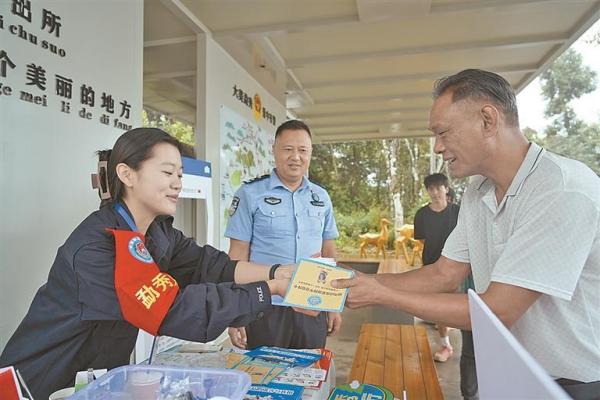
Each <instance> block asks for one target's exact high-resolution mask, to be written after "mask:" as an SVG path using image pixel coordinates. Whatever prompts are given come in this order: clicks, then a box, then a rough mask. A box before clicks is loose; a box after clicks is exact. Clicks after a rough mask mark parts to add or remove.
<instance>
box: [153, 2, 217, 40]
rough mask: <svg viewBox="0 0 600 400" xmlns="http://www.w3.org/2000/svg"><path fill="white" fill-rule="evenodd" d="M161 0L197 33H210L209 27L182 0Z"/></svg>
mask: <svg viewBox="0 0 600 400" xmlns="http://www.w3.org/2000/svg"><path fill="white" fill-rule="evenodd" d="M160 2H161V3H162V4H163V5H164V6H165V7H166V8H168V9H169V11H171V12H172V13H173V15H175V16H176V17H178V18H179V19H180V20H181V21H182V22H183V23H184V24H185V25H186V26H187V27H188V28H190V29H191V30H193V31H194V32H195V33H205V34H208V35H210V33H211V32H210V29H208V27H207V26H206V25H204V24H203V23H202V21H200V20H199V19H198V17H196V14H194V13H193V12H192V11H191V10H190V9H189V8H187V7H186V6H185V4H183V3H182V2H181V0H160Z"/></svg>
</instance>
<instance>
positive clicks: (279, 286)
mask: <svg viewBox="0 0 600 400" xmlns="http://www.w3.org/2000/svg"><path fill="white" fill-rule="evenodd" d="M281 268H283V267H279V268H277V271H279V270H280V269H281ZM277 271H275V279H271V280H268V281H267V285H268V286H269V290H270V291H271V295H274V294H277V295H279V296H281V297H283V296H285V292H286V291H287V288H288V285H289V284H290V278H277Z"/></svg>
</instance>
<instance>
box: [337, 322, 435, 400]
mask: <svg viewBox="0 0 600 400" xmlns="http://www.w3.org/2000/svg"><path fill="white" fill-rule="evenodd" d="M353 380H357V381H359V382H360V383H370V384H374V385H382V386H385V387H386V388H388V389H389V390H391V391H392V393H394V396H395V397H396V398H398V399H402V398H403V397H402V396H403V391H406V396H407V399H409V400H413V399H414V400H421V399H423V400H435V399H443V398H444V397H443V394H442V389H441V388H440V383H439V381H438V376H437V371H436V369H435V366H434V364H433V357H432V356H431V349H430V347H429V341H428V340H427V331H426V330H425V328H424V327H422V326H414V325H393V324H363V325H362V327H361V331H360V337H359V339H358V345H357V347H356V353H355V354H354V361H353V363H352V369H351V370H350V375H349V377H348V382H352V381H353Z"/></svg>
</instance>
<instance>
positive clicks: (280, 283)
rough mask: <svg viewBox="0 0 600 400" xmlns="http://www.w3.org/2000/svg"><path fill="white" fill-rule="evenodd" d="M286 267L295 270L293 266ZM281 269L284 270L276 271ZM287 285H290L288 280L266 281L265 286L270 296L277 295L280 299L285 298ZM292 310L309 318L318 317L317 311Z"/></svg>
mask: <svg viewBox="0 0 600 400" xmlns="http://www.w3.org/2000/svg"><path fill="white" fill-rule="evenodd" d="M286 267H294V268H295V266H294V265H286ZM282 268H284V267H283V266H282V267H279V268H277V271H279V270H280V269H282ZM277 271H275V276H277ZM284 271H285V270H284ZM292 271H293V270H292ZM290 276H291V275H290ZM289 284H290V279H289V278H285V279H271V280H270V281H267V285H268V286H269V290H270V291H271V295H274V294H277V295H279V296H281V297H285V292H287V288H288V286H289ZM292 309H293V310H294V311H296V312H298V313H300V314H305V315H308V316H310V317H316V316H317V315H319V311H314V310H307V309H304V308H298V307H292Z"/></svg>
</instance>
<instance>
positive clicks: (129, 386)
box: [69, 365, 250, 400]
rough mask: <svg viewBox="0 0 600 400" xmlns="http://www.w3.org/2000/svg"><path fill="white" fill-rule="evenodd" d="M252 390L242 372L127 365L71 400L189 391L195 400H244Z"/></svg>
mask: <svg viewBox="0 0 600 400" xmlns="http://www.w3.org/2000/svg"><path fill="white" fill-rule="evenodd" d="M249 388H250V376H249V375H248V374H246V373H244V372H241V371H234V370H228V369H217V368H184V367H166V366H154V365H128V366H125V367H119V368H115V369H112V370H110V371H109V372H108V373H106V374H105V375H104V376H102V377H101V378H100V379H98V380H95V381H94V382H93V383H91V384H89V385H87V386H86V387H85V388H84V389H82V390H80V391H78V392H77V393H75V394H74V395H73V396H71V397H69V400H155V399H159V398H161V397H160V396H161V394H162V395H163V397H162V398H166V396H164V395H165V394H166V393H171V394H177V393H179V394H184V393H185V392H187V391H189V392H190V394H192V395H193V396H194V398H195V399H210V398H213V397H225V398H228V399H231V400H242V399H243V398H244V395H245V394H246V392H247V391H248V389H249Z"/></svg>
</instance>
